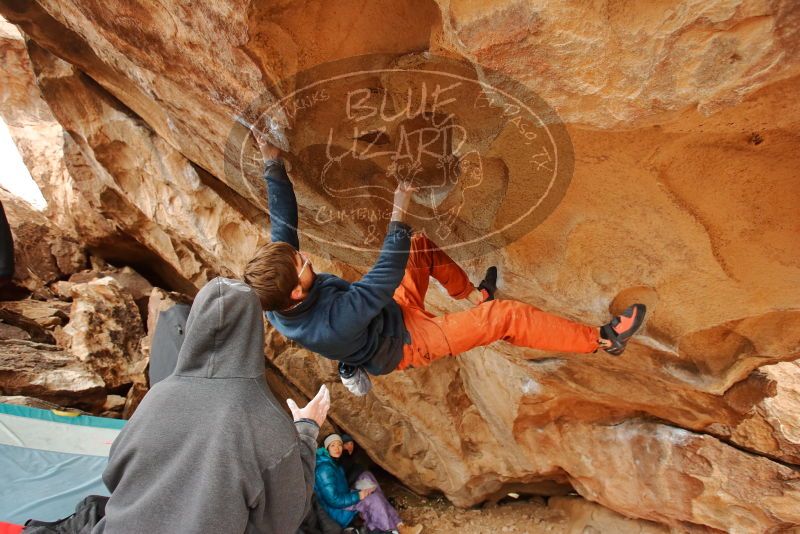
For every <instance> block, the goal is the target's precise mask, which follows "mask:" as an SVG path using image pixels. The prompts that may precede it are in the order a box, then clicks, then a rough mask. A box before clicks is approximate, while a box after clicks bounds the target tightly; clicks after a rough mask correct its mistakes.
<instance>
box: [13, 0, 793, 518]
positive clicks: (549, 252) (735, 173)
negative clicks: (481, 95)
mask: <svg viewBox="0 0 800 534" xmlns="http://www.w3.org/2000/svg"><path fill="white" fill-rule="evenodd" d="M362 10H366V11H362ZM0 12H2V13H3V14H4V15H5V16H6V17H7V18H9V19H10V20H12V21H13V22H16V23H18V24H20V27H21V28H22V29H23V30H24V31H25V32H26V34H27V35H28V36H30V37H31V38H32V40H33V41H34V42H33V43H31V44H30V45H29V47H28V51H27V52H26V51H25V49H24V47H23V46H22V44H21V41H19V39H16V40H15V39H11V38H9V39H5V40H4V41H3V46H4V53H5V54H6V56H5V57H7V58H10V59H7V60H6V64H7V65H8V67H9V68H8V69H7V70H4V75H10V76H11V77H12V79H14V80H15V81H14V82H13V83H10V84H7V85H5V87H7V89H6V90H5V91H4V93H3V101H2V109H0V111H1V112H2V114H3V116H4V117H11V118H12V119H14V120H16V121H17V122H16V123H14V124H17V125H22V124H23V123H24V122H25V121H30V123H31V125H32V128H33V130H31V129H25V128H22V127H21V126H20V127H19V128H16V129H12V133H13V134H14V135H15V136H16V138H17V139H18V142H20V141H22V142H21V143H20V144H22V145H25V143H24V141H26V139H27V141H28V145H27V146H28V147H29V148H28V149H23V155H24V156H25V157H26V160H27V161H28V162H29V166H32V167H33V168H34V169H36V168H37V165H39V168H40V171H39V172H33V174H34V177H36V178H37V180H39V181H40V183H42V185H43V190H44V192H45V195H46V196H47V198H48V201H49V202H50V208H49V209H51V210H54V211H53V212H52V213H53V214H52V217H53V218H55V219H58V220H61V221H62V222H63V224H62V226H63V227H64V228H73V229H75V235H79V236H81V239H82V240H84V242H85V243H86V245H87V246H88V247H89V248H90V249H91V250H92V251H93V252H95V253H96V254H98V255H100V256H103V257H106V258H107V259H110V260H116V261H122V262H124V263H127V264H130V265H132V266H133V267H135V268H136V269H137V270H139V271H140V272H142V273H143V274H146V275H148V276H149V277H150V278H151V281H152V280H157V281H162V282H164V284H165V285H166V286H168V287H169V288H170V289H178V290H182V291H185V292H187V293H192V292H193V291H194V290H196V289H197V288H198V287H199V286H201V285H202V284H203V283H204V282H205V281H206V280H207V279H208V278H210V277H211V276H213V275H215V274H216V273H225V274H228V273H232V274H238V273H239V272H241V268H242V266H243V265H244V263H245V262H246V261H247V259H248V258H249V255H250V254H251V253H252V251H253V250H254V248H255V246H256V244H257V242H258V240H259V239H263V238H264V237H265V225H264V221H265V217H264V215H263V212H262V211H261V210H262V209H263V206H264V202H263V198H262V195H263V187H262V185H261V183H260V180H259V178H258V177H257V176H255V175H245V176H243V177H240V178H235V177H231V176H230V175H226V173H225V170H224V168H225V167H224V163H225V160H224V156H223V155H224V147H225V142H226V139H227V136H228V133H229V131H230V129H231V127H232V125H233V119H232V117H233V116H234V115H236V114H238V113H240V112H241V110H243V109H244V108H245V107H246V106H247V105H248V104H249V103H250V102H251V101H252V100H253V98H254V97H255V96H257V95H259V94H261V93H262V92H263V91H264V90H265V89H266V88H267V86H268V85H270V83H271V82H274V81H276V80H278V79H281V78H283V77H285V76H286V75H288V74H291V73H293V72H295V71H297V70H300V69H305V68H308V67H311V66H314V65H318V64H320V63H322V62H325V61H329V60H333V59H338V58H343V57H348V56H352V55H356V54H360V53H366V52H395V53H401V54H402V53H408V54H417V53H419V52H420V51H424V50H430V51H433V52H436V53H442V54H451V55H454V56H459V57H463V58H466V59H467V60H470V61H475V62H478V63H480V64H483V65H485V66H488V67H490V68H492V69H495V70H496V71H498V72H499V73H502V74H505V75H507V76H511V77H513V78H515V79H518V80H520V81H522V82H523V83H525V84H526V85H527V86H528V87H529V88H530V89H532V90H535V91H536V92H538V93H539V94H540V95H541V96H542V97H543V98H544V99H545V100H547V101H548V102H549V103H550V104H551V105H552V106H553V107H554V108H555V109H556V111H557V112H558V113H559V115H560V116H561V118H562V119H564V120H565V122H566V126H567V130H568V132H569V134H570V137H571V140H572V143H573V145H574V152H575V171H574V175H573V177H572V181H571V183H570V186H569V189H568V190H567V191H566V195H565V196H564V198H563V200H562V201H561V203H560V204H559V205H558V207H557V208H556V209H555V211H554V212H553V213H552V214H551V215H550V217H549V218H548V219H547V220H546V221H544V222H543V223H542V224H541V225H540V226H538V227H537V228H536V229H535V231H533V232H531V233H529V234H528V235H526V236H525V237H523V238H521V239H519V240H517V241H516V242H514V243H511V244H509V245H508V246H507V247H505V248H503V249H502V250H497V251H494V252H492V253H490V254H488V255H487V256H485V257H481V258H478V259H475V260H473V261H471V262H469V263H468V264H467V265H466V267H467V269H468V271H469V272H470V274H472V275H473V278H475V279H477V275H478V273H480V272H482V269H483V268H485V266H486V265H489V264H497V265H499V266H500V270H501V277H502V280H501V282H502V287H503V290H504V291H505V293H506V295H507V296H509V297H513V298H516V299H519V300H523V301H526V302H530V303H532V304H534V305H537V306H539V307H541V308H543V309H546V310H549V311H554V312H557V313H561V314H564V315H567V316H569V317H572V318H574V319H578V320H581V321H585V322H588V323H594V324H599V323H601V322H603V321H604V320H605V319H606V317H607V315H608V311H609V308H611V309H612V310H618V309H620V308H621V307H624V306H625V305H626V304H628V303H630V302H631V301H634V300H640V301H644V302H646V303H647V304H648V306H649V308H650V316H649V319H648V324H647V327H646V330H645V332H644V334H643V335H642V336H640V337H638V338H637V339H636V340H634V342H633V343H632V345H631V347H630V348H629V349H628V351H627V352H626V354H625V355H624V357H622V358H619V359H611V358H608V357H604V356H601V355H598V356H594V357H577V356H570V355H553V354H544V353H537V352H535V351H524V350H518V349H513V348H512V347H509V346H508V345H504V344H497V345H494V346H492V347H490V348H486V349H478V350H474V351H471V353H468V354H465V355H463V356H462V357H460V358H458V359H453V360H450V361H443V362H438V363H436V364H435V365H434V366H432V367H431V368H429V369H419V370H413V371H409V372H406V373H399V374H393V375H391V376H389V377H385V378H379V379H376V380H375V389H374V392H373V393H372V394H370V395H369V396H368V397H367V398H365V399H354V398H352V397H349V396H347V394H346V393H345V392H344V390H343V389H341V387H340V386H339V385H338V383H337V378H336V373H335V368H334V366H333V364H331V363H330V362H328V361H326V360H322V359H320V358H317V357H315V356H312V355H309V354H308V353H307V352H305V351H303V350H301V349H299V348H298V347H296V346H294V345H293V344H290V343H286V342H285V340H282V339H280V338H279V337H278V336H275V335H273V336H271V339H270V342H269V355H270V357H271V358H272V360H273V364H274V365H275V367H276V368H277V369H278V370H279V371H280V372H281V374H283V375H284V376H285V377H287V378H288V379H289V380H290V381H291V382H293V386H294V387H297V388H299V390H300V391H302V393H303V394H305V395H311V394H313V393H314V391H316V389H317V388H318V387H319V384H320V382H327V383H329V384H330V385H331V386H332V388H333V391H334V409H333V413H332V418H333V420H334V421H335V422H336V423H337V424H338V425H339V426H340V427H342V428H344V429H345V430H347V431H348V432H350V433H351V434H353V435H354V436H356V438H357V439H358V440H359V442H360V443H362V444H363V445H364V446H365V448H366V449H367V450H368V451H369V452H370V454H371V455H372V457H373V458H374V459H375V460H376V461H377V462H378V463H380V464H381V465H382V466H383V467H385V468H386V469H387V470H389V471H390V472H392V473H394V474H396V475H397V476H398V477H399V478H401V479H402V480H403V481H404V482H405V483H406V484H408V485H410V486H411V487H412V488H414V489H416V490H419V491H432V490H440V491H442V492H444V493H445V495H446V496H447V497H448V498H450V499H451V500H453V502H455V503H457V504H459V505H469V504H473V503H476V502H479V501H481V500H483V499H486V498H492V497H494V496H497V495H502V494H503V493H505V492H507V491H511V490H519V491H525V490H527V491H536V492H543V493H559V492H564V491H566V490H569V489H570V487H572V488H574V489H576V490H578V491H579V492H580V493H581V494H582V495H583V496H585V497H587V498H589V499H591V500H594V501H597V502H599V503H601V504H603V505H605V506H607V507H609V508H612V509H614V510H617V511H619V512H622V513H624V514H626V515H629V516H633V517H640V518H646V519H650V520H656V521H660V522H664V523H668V524H671V525H676V526H681V525H684V526H691V525H701V526H703V525H704V526H708V527H712V528H716V529H720V530H730V531H737V530H738V531H741V532H752V531H765V530H767V529H770V528H772V529H780V528H789V527H790V526H791V525H795V524H798V523H800V518H798V516H797V510H798V509H800V497H799V496H798V494H797V489H796V488H797V484H798V482H797V470H796V468H795V467H793V466H791V464H796V463H798V459H797V442H798V441H797V433H796V432H795V426H796V425H795V423H794V422H791V421H792V419H793V418H794V417H795V415H796V414H797V410H798V400H797V395H796V392H797V388H798V384H800V371H798V368H797V366H796V365H795V364H793V363H788V362H789V361H790V360H795V359H797V358H798V356H800V300H798V293H797V290H796V288H797V287H798V286H799V283H800V248H799V247H798V242H797V235H800V212H798V210H797V209H796V206H797V205H798V203H800V188H798V186H797V178H796V176H797V171H796V169H797V168H800V154H798V151H797V150H796V147H797V135H798V131H800V107H798V106H796V105H790V104H791V103H794V102H796V98H797V97H796V95H797V93H798V90H799V89H800V54H798V48H800V33H798V32H800V22H798V18H799V17H800V9H798V6H797V4H796V3H795V2H791V1H788V0H787V1H779V0H775V1H763V2H756V1H750V2H742V1H722V0H720V1H717V2H684V3H680V4H674V3H673V4H670V3H630V2H604V3H599V4H598V3H595V4H586V5H584V4H578V3H566V2H547V3H544V2H527V3H523V2H506V1H498V2H493V3H491V5H487V3H485V2H472V1H466V0H462V1H456V0H449V1H448V0H440V1H438V2H437V3H433V2H422V1H409V2H373V3H370V4H369V5H368V6H366V7H365V5H364V4H363V2H359V3H355V2H349V1H345V2H344V3H341V2H340V3H338V4H337V6H336V7H335V9H334V8H331V7H330V6H326V5H323V4H322V3H320V2H313V1H312V2H300V3H292V4H290V3H279V4H267V3H266V2H248V3H238V2H234V1H230V2H222V3H211V2H201V3H195V4H193V5H192V7H191V9H189V8H188V7H186V6H183V5H180V4H178V3H176V2H170V1H162V2H158V3H101V2H94V1H89V0H80V1H76V2H71V3H65V2H59V1H56V0H41V1H38V2H30V3H27V4H21V3H7V2H4V3H0ZM358 13H361V15H360V16H357V14H358ZM208 35H213V36H214V39H208V38H207V36H208ZM55 56H58V57H55ZM31 67H32V68H33V69H34V70H35V71H36V74H37V78H38V84H39V86H40V87H41V94H42V95H43V97H44V99H45V100H46V101H47V102H48V103H49V106H50V109H51V110H52V114H53V115H52V117H51V118H49V119H47V120H46V121H42V122H36V121H35V120H34V119H29V118H26V117H34V118H36V119H38V118H40V117H42V116H44V115H46V107H45V106H43V105H42V103H41V101H38V100H37V99H36V95H37V93H36V89H35V88H36V85H35V82H34V77H33V75H32V74H31ZM485 76H487V79H491V77H492V75H491V73H487V74H485ZM23 110H30V111H25V112H23ZM43 110H44V111H43ZM53 117H54V118H53ZM7 120H8V119H7ZM56 120H57V121H58V123H60V124H61V125H63V130H61V135H60V136H59V135H54V136H53V139H54V140H55V141H54V142H55V145H53V146H51V147H49V148H48V146H49V145H47V146H46V143H45V142H44V141H43V138H33V137H28V138H26V136H30V135H32V134H29V133H27V132H30V131H36V129H37V128H40V129H41V130H45V129H47V128H49V129H50V130H47V131H52V130H54V131H58V128H59V126H57V125H56V124H55V121H56ZM12 122H14V121H13V120H9V123H12ZM20 128H21V129H20ZM65 131H68V132H69V135H68V136H64V135H63V133H64V132H65ZM497 142H498V143H500V144H502V142H503V140H502V138H498V141H497ZM53 147H55V148H53ZM48 154H49V155H55V157H52V158H51V159H50V160H49V161H50V162H49V163H48V165H50V166H51V167H52V168H48V169H43V168H41V165H42V163H41V161H40V160H37V158H42V157H43V156H44V155H48ZM295 156H297V154H293V155H292V157H295ZM504 157H505V159H504V160H503V162H502V163H503V164H505V165H508V166H513V164H514V163H515V162H514V158H513V154H512V155H508V154H506V155H505V156H504ZM501 159H502V158H501ZM37 161H39V163H37ZM293 178H294V179H295V181H296V182H297V184H298V195H299V200H300V203H301V205H302V208H303V209H302V210H301V211H302V212H303V215H306V217H305V220H306V221H307V224H308V225H309V226H310V227H311V229H312V230H315V231H318V232H320V233H324V232H325V231H326V228H324V227H315V226H314V222H313V220H312V219H311V218H310V217H308V215H309V213H311V211H312V210H313V208H314V207H315V206H318V205H321V204H324V202H325V199H324V198H323V197H322V195H321V194H320V191H319V188H316V187H315V186H314V184H312V183H308V182H307V181H306V180H304V178H303V176H302V175H300V174H296V175H294V176H293ZM525 194H526V193H525V192H524V191H521V192H517V193H513V194H512V193H507V194H506V196H509V197H514V198H512V200H514V199H517V200H520V199H521V200H523V201H525V200H526V198H525ZM54 206H55V207H54ZM472 213H473V212H470V211H465V212H464V213H463V214H462V218H466V219H469V217H470V216H471V214H472ZM479 215H480V214H479V213H477V212H475V216H476V217H478V216H479ZM363 230H364V229H363V228H361V227H359V226H357V225H351V226H350V227H341V228H339V227H337V228H336V230H335V231H336V232H340V233H337V234H336V235H337V236H344V235H353V234H358V233H359V232H361V231H363ZM327 231H331V229H330V228H328V229H327ZM627 236H632V239H625V237H627ZM307 241H308V240H306V241H304V243H303V244H304V246H308V248H309V249H310V250H311V251H312V252H315V253H318V256H316V257H315V258H314V259H315V266H316V267H317V269H318V270H330V271H332V272H337V273H340V274H344V275H345V276H346V277H349V278H351V279H353V278H355V277H356V276H357V275H358V273H357V272H354V271H353V270H352V269H350V268H348V267H347V266H345V265H344V264H343V263H342V262H343V260H345V259H346V258H341V257H335V255H334V257H328V254H326V253H325V251H324V250H323V249H322V247H321V246H320V245H319V244H318V243H314V242H307ZM429 304H430V307H431V309H432V310H434V311H436V312H437V313H440V312H443V311H445V310H452V309H457V308H458V306H459V304H452V303H449V302H448V301H447V299H446V298H445V297H444V296H443V295H442V294H439V293H437V292H436V290H435V288H434V289H432V295H431V296H430V298H429ZM73 313H74V312H73ZM115 357H120V358H122V359H123V361H130V360H125V358H128V356H124V355H122V354H119V355H117V356H115ZM134 359H135V358H134ZM782 361H786V362H787V363H782V364H779V365H774V366H770V367H768V368H764V366H767V365H769V364H778V362H782ZM758 368H762V369H764V370H763V371H757V369H758ZM273 379H274V377H273ZM773 459H777V460H781V462H783V463H780V462H776V461H773Z"/></svg>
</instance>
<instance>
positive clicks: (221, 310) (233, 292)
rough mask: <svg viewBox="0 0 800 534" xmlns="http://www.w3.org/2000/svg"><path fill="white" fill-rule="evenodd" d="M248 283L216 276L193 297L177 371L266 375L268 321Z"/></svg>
mask: <svg viewBox="0 0 800 534" xmlns="http://www.w3.org/2000/svg"><path fill="white" fill-rule="evenodd" d="M261 314H262V312H261V305H260V304H259V301H258V297H257V296H256V294H255V292H254V291H253V290H252V289H250V287H249V286H247V285H245V284H243V283H242V282H238V281H236V280H231V279H228V278H215V279H213V280H212V281H211V282H209V283H208V284H206V285H205V286H204V287H203V289H201V290H200V292H199V293H198V294H197V297H195V300H194V304H193V305H192V311H191V313H189V318H188V319H187V320H186V339H185V341H184V342H183V346H182V347H181V352H180V354H179V355H178V364H177V366H176V368H175V374H176V375H180V376H195V377H200V378H258V377H262V376H264V322H263V319H262V315H261Z"/></svg>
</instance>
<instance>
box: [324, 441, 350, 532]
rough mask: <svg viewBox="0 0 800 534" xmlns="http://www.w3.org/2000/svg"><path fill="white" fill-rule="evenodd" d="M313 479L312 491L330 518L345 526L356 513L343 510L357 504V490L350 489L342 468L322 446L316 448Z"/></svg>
mask: <svg viewBox="0 0 800 534" xmlns="http://www.w3.org/2000/svg"><path fill="white" fill-rule="evenodd" d="M314 475H315V479H314V493H316V494H317V497H318V498H319V502H320V503H321V504H322V507H323V508H324V509H325V511H326V512H327V513H328V515H329V516H331V518H332V519H333V520H334V521H336V522H337V523H339V525H341V527H342V528H345V527H346V526H347V525H349V524H350V522H351V521H352V520H353V518H354V517H355V516H356V514H358V512H357V511H355V510H345V508H348V507H350V506H353V505H355V504H358V501H359V498H358V491H356V490H353V491H351V490H350V487H349V486H348V485H347V476H346V475H345V473H344V468H343V467H342V466H340V465H339V464H338V463H336V461H335V460H334V459H333V458H331V455H330V454H329V453H328V450H327V449H325V448H324V447H320V448H319V449H317V469H316V472H315V474H314Z"/></svg>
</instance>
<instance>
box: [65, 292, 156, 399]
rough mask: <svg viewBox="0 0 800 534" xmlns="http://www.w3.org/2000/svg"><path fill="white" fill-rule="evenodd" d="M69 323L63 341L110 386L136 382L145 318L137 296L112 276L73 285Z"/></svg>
mask: <svg viewBox="0 0 800 534" xmlns="http://www.w3.org/2000/svg"><path fill="white" fill-rule="evenodd" d="M72 298H73V301H72V307H71V310H70V314H69V317H70V320H69V323H67V325H66V326H65V327H64V328H63V330H62V331H61V335H60V338H59V344H60V345H62V346H63V347H64V348H65V349H66V350H68V351H70V352H71V353H72V354H74V355H75V357H77V358H78V359H79V360H80V361H81V362H84V363H85V364H86V365H87V366H88V367H89V368H91V369H92V370H94V371H95V372H96V373H97V374H99V375H100V376H101V377H102V378H103V380H104V381H105V384H106V387H108V388H109V389H112V390H113V389H114V388H119V387H121V386H125V385H127V384H130V383H131V382H132V378H131V374H132V372H133V366H134V365H136V364H137V363H138V362H139V361H141V360H142V355H141V352H140V350H139V341H140V339H141V338H142V337H143V336H144V328H143V327H142V320H141V317H140V316H139V310H138V308H137V307H136V303H135V302H134V301H133V297H132V296H131V295H130V293H128V292H127V291H126V290H124V289H123V288H122V287H121V286H120V285H119V284H118V283H117V282H116V280H114V279H113V278H111V277H105V278H100V279H98V280H93V281H91V282H86V283H84V284H75V285H74V286H73V287H72Z"/></svg>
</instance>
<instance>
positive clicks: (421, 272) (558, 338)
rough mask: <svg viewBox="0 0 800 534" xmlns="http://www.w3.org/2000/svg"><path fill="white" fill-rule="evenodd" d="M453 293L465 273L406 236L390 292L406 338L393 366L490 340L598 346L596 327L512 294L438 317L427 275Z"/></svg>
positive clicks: (464, 292)
mask: <svg viewBox="0 0 800 534" xmlns="http://www.w3.org/2000/svg"><path fill="white" fill-rule="evenodd" d="M431 276H432V277H434V278H435V279H436V280H438V281H439V283H441V284H442V286H444V288H445V289H446V290H447V292H448V294H449V295H450V296H451V297H453V298H454V299H463V298H466V297H467V296H468V295H469V294H470V292H471V291H472V290H473V289H474V288H475V287H474V286H473V285H472V282H470V281H469V278H468V277H467V274H466V273H465V272H464V270H463V269H461V267H459V266H458V265H457V264H456V263H454V262H453V260H451V259H450V257H449V256H448V255H447V254H445V253H444V252H443V251H442V250H440V249H439V248H438V247H437V246H436V245H435V244H434V243H433V242H432V241H431V240H430V239H428V238H427V237H426V236H424V235H421V234H417V235H414V237H413V238H412V239H411V253H410V255H409V258H408V264H407V265H406V272H405V276H404V277H403V281H402V282H401V283H400V287H398V288H397V290H396V291H395V293H394V300H395V302H397V303H398V304H399V305H400V309H401V310H402V311H403V320H404V321H405V325H406V329H407V330H408V332H409V333H410V334H411V343H410V344H406V345H404V347H403V359H402V360H401V361H400V364H399V365H398V366H397V369H398V370H402V369H408V368H409V367H424V366H426V365H430V364H431V362H433V361H435V360H438V359H439V358H443V357H445V356H456V355H458V354H461V353H462V352H465V351H468V350H470V349H472V348H475V347H480V346H483V345H488V344H489V343H492V342H494V341H498V340H503V341H508V342H509V343H511V344H512V345H517V346H520V347H530V348H533V349H541V350H548V351H554V352H576V353H588V352H594V351H595V350H597V347H598V345H597V335H598V332H597V328H596V327H591V326H586V325H583V324H580V323H575V322H572V321H570V320H567V319H564V318H563V317H558V316H556V315H552V314H550V313H546V312H543V311H542V310H540V309H538V308H535V307H534V306H531V305H529V304H525V303H522V302H516V301H513V300H491V301H489V302H484V303H482V304H479V305H478V306H475V307H473V308H471V309H469V310H467V311H463V312H458V313H449V314H447V315H443V316H441V317H437V316H435V315H433V314H432V313H430V312H428V311H427V310H426V309H425V293H426V292H427V291H428V283H429V281H430V277H431Z"/></svg>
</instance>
